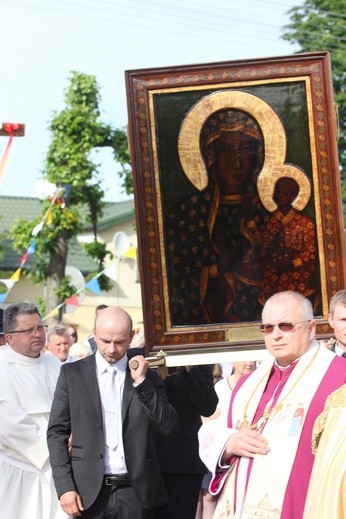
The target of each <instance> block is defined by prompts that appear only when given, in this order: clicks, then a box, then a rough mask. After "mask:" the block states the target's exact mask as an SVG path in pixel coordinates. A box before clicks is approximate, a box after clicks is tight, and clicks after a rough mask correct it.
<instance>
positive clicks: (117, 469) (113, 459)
mask: <svg viewBox="0 0 346 519" xmlns="http://www.w3.org/2000/svg"><path fill="white" fill-rule="evenodd" d="M95 360H96V374H97V381H98V385H99V389H100V397H101V404H102V406H101V407H102V418H103V427H104V430H105V432H106V423H105V419H104V403H105V395H104V393H105V389H104V388H105V386H106V384H107V377H108V376H109V373H108V372H107V368H108V367H109V363H108V362H107V361H106V360H105V359H104V358H103V357H102V355H101V354H100V352H99V351H97V352H96V355H95ZM127 363H128V360H127V356H126V355H124V357H123V358H122V359H120V360H119V361H118V362H116V363H114V364H113V366H114V367H115V368H116V370H117V373H116V377H118V378H119V384H118V387H120V401H121V402H122V397H123V390H124V383H125V374H126V367H127ZM104 437H106V434H105V435H104ZM118 439H119V441H118V445H117V447H116V448H114V449H111V448H110V447H108V446H107V445H106V444H105V451H104V452H105V457H104V461H105V474H126V473H127V468H126V463H125V455H124V445H123V436H122V419H121V409H119V413H118Z"/></svg>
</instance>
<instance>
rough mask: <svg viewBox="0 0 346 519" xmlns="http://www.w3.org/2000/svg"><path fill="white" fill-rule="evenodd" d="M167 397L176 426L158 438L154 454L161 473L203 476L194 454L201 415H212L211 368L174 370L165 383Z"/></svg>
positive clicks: (199, 367) (212, 384)
mask: <svg viewBox="0 0 346 519" xmlns="http://www.w3.org/2000/svg"><path fill="white" fill-rule="evenodd" d="M165 384H166V392H167V397H168V400H169V401H170V403H171V404H172V405H173V407H174V409H175V410H176V412H177V414H178V425H177V427H176V429H175V431H174V432H173V433H172V434H170V435H169V436H162V435H160V436H159V435H158V436H157V439H156V451H157V455H158V458H159V462H160V466H161V470H162V472H164V473H168V474H206V473H207V468H206V466H205V465H204V464H203V463H202V461H201V459H200V457H199V454H198V430H199V428H200V427H201V425H202V420H201V415H203V416H210V415H212V414H213V413H214V411H215V409H216V406H217V403H218V396H217V394H216V393H215V390H214V383H213V372H212V368H211V366H194V367H192V368H191V370H190V371H189V372H187V371H186V369H185V368H178V371H177V372H176V373H173V374H172V375H170V376H169V377H167V379H166V380H165Z"/></svg>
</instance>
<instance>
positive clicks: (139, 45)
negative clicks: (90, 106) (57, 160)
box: [0, 0, 304, 202]
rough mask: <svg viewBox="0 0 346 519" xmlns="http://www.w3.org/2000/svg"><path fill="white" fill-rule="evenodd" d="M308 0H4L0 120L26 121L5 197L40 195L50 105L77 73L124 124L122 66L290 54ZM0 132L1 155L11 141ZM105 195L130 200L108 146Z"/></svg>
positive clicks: (111, 120)
mask: <svg viewBox="0 0 346 519" xmlns="http://www.w3.org/2000/svg"><path fill="white" fill-rule="evenodd" d="M303 3H304V2H303V0H241V1H239V0H212V1H210V0H18V1H17V0H0V41H1V51H0V52H1V61H0V67H1V69H0V70H2V72H1V73H0V78H1V81H0V92H1V95H0V123H5V122H11V123H23V124H25V136H24V137H17V138H15V139H14V140H13V145H12V149H11V155H10V158H9V163H8V166H7V169H6V172H5V175H4V178H3V181H2V183H1V185H0V196H24V197H36V196H44V191H43V190H42V185H41V183H40V178H41V177H42V173H43V167H44V160H45V155H46V152H47V149H48V146H49V143H50V133H49V131H48V125H49V121H50V120H51V118H52V113H53V111H58V112H59V111H60V110H62V109H63V108H64V90H65V89H66V88H67V86H68V83H69V80H68V78H69V75H70V72H71V71H74V70H75V71H78V72H82V73H85V74H92V75H95V76H96V79H97V82H98V84H99V85H100V94H101V98H102V101H101V105H100V108H101V111H102V116H101V118H102V121H103V122H105V123H106V124H112V125H113V126H114V127H116V128H123V127H125V126H126V124H127V119H128V117H127V104H126V88H125V74H124V73H125V71H126V70H135V69H145V68H153V67H166V66H174V65H186V64H199V63H213V62H219V61H232V60H239V59H249V58H265V57H271V56H285V55H289V54H293V53H294V52H296V51H297V48H296V47H295V46H294V45H292V44H289V43H288V42H285V41H283V40H282V39H281V38H280V36H281V35H282V28H283V26H284V25H286V24H288V23H289V15H288V14H287V12H288V11H289V9H291V8H292V7H295V6H299V5H302V4H303ZM7 140H8V139H7V137H1V136H0V157H1V156H2V154H3V152H4V150H5V146H6V144H7ZM97 161H98V162H100V163H101V164H102V167H101V176H102V178H103V179H104V181H103V188H104V190H105V192H106V200H107V201H112V202H118V201H122V200H126V199H127V198H128V197H127V196H126V194H125V193H123V190H122V188H121V186H120V181H119V178H118V176H117V174H116V172H117V171H118V170H119V169H120V167H119V166H117V165H116V164H115V163H114V160H113V159H112V153H111V150H110V149H103V150H101V151H100V152H99V153H98V157H97Z"/></svg>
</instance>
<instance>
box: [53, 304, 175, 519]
mask: <svg viewBox="0 0 346 519" xmlns="http://www.w3.org/2000/svg"><path fill="white" fill-rule="evenodd" d="M93 333H94V338H95V342H96V345H97V352H96V353H95V354H94V355H91V356H89V357H86V358H84V359H81V360H80V361H77V362H74V363H71V364H65V365H63V366H62V368H61V374H60V377H59V380H58V383H57V388H56V392H55V396H54V401H53V406H52V410H51V418H50V421H49V426H48V433H47V438H48V447H49V451H50V460H51V464H52V470H53V477H54V482H55V486H56V490H57V493H58V497H59V499H60V504H61V506H62V508H63V510H64V511H65V512H66V513H67V514H69V515H70V516H74V517H79V516H80V517H83V518H87V519H91V518H96V517H97V518H98V519H102V518H105V519H106V518H107V517H114V518H117V517H119V518H122V519H142V518H143V519H144V518H145V519H152V518H157V517H159V515H160V512H161V507H162V505H163V504H164V503H165V502H166V501H167V500H168V497H167V494H166V490H165V487H164V484H163V480H162V477H161V472H160V467H159V464H158V460H157V457H156V452H155V449H154V443H153V431H154V430H155V431H156V432H159V433H162V434H169V433H171V432H172V431H173V430H174V428H175V425H176V419H177V417H176V413H175V411H174V409H173V407H172V406H171V405H170V404H169V403H168V400H167V397H166V393H165V387H164V384H163V382H162V380H161V378H160V377H159V375H158V374H157V373H156V372H155V371H154V370H149V369H148V367H149V363H148V362H147V361H146V360H145V358H144V357H143V356H141V355H138V356H136V357H134V359H136V360H137V363H135V364H136V369H134V368H133V367H131V366H132V363H131V366H130V365H129V362H128V358H127V350H128V347H129V345H130V343H131V341H132V337H133V335H134V331H133V330H132V321H131V318H130V316H129V315H128V314H127V313H126V312H125V311H124V310H123V309H121V308H118V307H108V308H105V309H104V310H102V312H99V313H98V314H97V316H96V320H95V327H94V330H93ZM70 435H72V442H71V449H70V452H69V438H70Z"/></svg>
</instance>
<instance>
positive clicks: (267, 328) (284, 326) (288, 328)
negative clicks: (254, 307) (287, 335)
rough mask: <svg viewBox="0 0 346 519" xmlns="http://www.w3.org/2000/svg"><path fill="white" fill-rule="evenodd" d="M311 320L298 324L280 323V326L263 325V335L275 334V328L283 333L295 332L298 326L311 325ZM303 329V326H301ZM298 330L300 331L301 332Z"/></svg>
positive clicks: (261, 327)
mask: <svg viewBox="0 0 346 519" xmlns="http://www.w3.org/2000/svg"><path fill="white" fill-rule="evenodd" d="M309 322H310V319H307V320H305V321H298V322H296V323H278V324H261V326H260V329H261V332H263V333H273V331H274V328H275V326H277V327H278V328H279V330H281V331H282V332H294V331H295V330H297V328H296V326H297V324H303V323H309ZM299 328H301V326H299ZM299 328H298V330H299Z"/></svg>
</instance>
